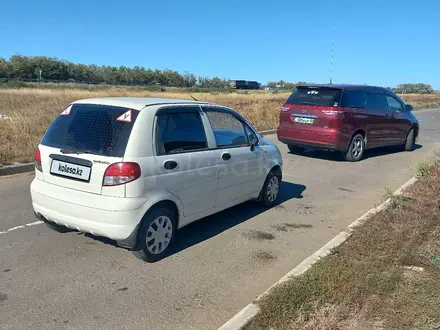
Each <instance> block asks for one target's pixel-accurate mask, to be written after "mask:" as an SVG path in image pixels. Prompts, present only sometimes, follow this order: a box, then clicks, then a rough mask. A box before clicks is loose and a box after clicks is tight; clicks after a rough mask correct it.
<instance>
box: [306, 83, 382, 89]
mask: <svg viewBox="0 0 440 330" xmlns="http://www.w3.org/2000/svg"><path fill="white" fill-rule="evenodd" d="M298 87H323V88H338V89H362V90H365V89H369V90H372V89H377V90H384V89H385V88H383V87H380V86H370V85H350V84H301V85H298Z"/></svg>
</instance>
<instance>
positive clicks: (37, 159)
mask: <svg viewBox="0 0 440 330" xmlns="http://www.w3.org/2000/svg"><path fill="white" fill-rule="evenodd" d="M34 163H35V168H36V169H37V170H39V171H40V172H43V167H42V166H41V152H40V149H38V148H37V149H36V150H35V153H34Z"/></svg>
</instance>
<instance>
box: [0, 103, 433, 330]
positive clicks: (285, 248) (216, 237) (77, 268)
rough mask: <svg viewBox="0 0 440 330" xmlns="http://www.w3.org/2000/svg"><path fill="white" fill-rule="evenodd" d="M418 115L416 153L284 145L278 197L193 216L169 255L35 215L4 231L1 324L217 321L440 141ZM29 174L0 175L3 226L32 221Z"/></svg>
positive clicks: (187, 325)
mask: <svg viewBox="0 0 440 330" xmlns="http://www.w3.org/2000/svg"><path fill="white" fill-rule="evenodd" d="M417 117H418V118H419V120H420V124H421V132H420V139H419V141H418V143H419V146H418V149H417V150H415V151H413V152H400V151H398V150H396V149H394V148H387V149H382V150H377V151H370V152H368V153H367V155H366V159H365V160H363V161H361V162H359V163H347V162H342V161H340V160H339V159H338V158H337V157H336V156H335V154H332V153H327V152H316V151H311V152H307V153H305V154H304V155H301V156H299V155H292V154H289V153H288V152H287V148H286V147H285V146H284V145H280V148H281V150H282V152H283V157H284V162H285V168H284V182H283V184H282V187H281V189H282V191H281V201H282V203H281V204H280V205H278V206H277V207H275V208H273V209H271V210H264V209H261V208H260V207H258V206H257V205H255V204H254V203H246V204H243V205H240V206H237V207H234V208H232V209H230V210H227V211H224V212H221V213H220V214H218V215H215V216H211V217H208V218H206V219H204V220H202V221H199V222H197V223H195V224H192V225H190V226H188V227H186V228H184V229H182V231H180V235H179V240H178V244H177V248H176V251H175V253H174V254H173V255H172V256H170V257H168V258H166V259H164V260H162V261H160V262H157V263H154V264H148V263H143V262H141V261H139V260H137V259H135V258H134V257H133V256H132V255H131V253H130V252H129V251H126V250H124V249H122V248H118V247H115V246H114V245H112V242H110V241H106V240H103V239H98V238H96V237H95V238H94V237H91V236H89V235H83V234H79V233H75V232H73V233H67V234H59V233H56V232H53V231H50V230H49V229H48V228H46V226H45V225H41V224H40V225H35V226H30V227H24V228H18V229H16V230H13V231H9V232H6V233H2V234H0V328H2V329H14V330H15V329H185V330H187V329H216V328H218V327H219V326H221V325H222V324H223V323H224V322H226V321H227V320H228V319H229V318H230V317H232V316H233V315H234V314H235V313H236V312H238V311H239V310H240V309H241V308H242V307H244V306H245V305H247V304H248V303H249V302H251V301H252V300H253V299H254V298H255V297H256V296H258V295H259V294H260V293H261V292H262V291H264V290H265V289H266V288H268V287H269V286H270V285H272V284H273V283H274V282H275V281H277V280H278V279H279V278H280V277H282V276H284V275H285V274H286V273H287V272H288V271H289V270H290V269H292V268H293V267H294V266H296V265H297V264H299V263H300V262H301V261H302V260H303V259H304V258H306V257H307V256H308V255H310V254H311V253H313V252H314V251H316V250H317V249H318V248H320V247H321V246H322V245H324V244H325V243H326V242H327V241H329V240H330V239H331V238H332V237H334V236H335V235H336V234H338V233H339V232H340V231H341V230H342V229H343V228H345V227H346V226H347V225H348V224H350V223H351V222H352V221H354V220H355V219H356V218H357V217H359V216H361V215H362V214H363V213H365V212H366V211H368V210H369V209H370V208H371V207H373V206H374V205H375V204H376V203H378V202H379V201H380V199H381V198H382V196H383V193H384V187H385V186H389V187H390V188H392V189H393V190H394V189H397V188H398V187H399V186H400V185H402V184H403V183H404V182H405V181H406V180H408V179H409V178H410V177H411V176H412V175H413V174H414V173H415V170H416V167H417V164H418V163H419V162H420V160H423V159H424V158H426V157H427V156H429V155H432V154H433V153H434V151H435V150H438V149H440V110H436V111H426V112H419V113H417ZM271 139H272V141H276V137H271ZM31 180H32V176H31V175H21V176H14V177H8V178H1V179H0V232H5V231H7V230H8V229H10V228H13V227H16V226H20V225H24V224H28V223H32V222H34V221H36V219H35V218H34V217H33V211H32V207H31V203H30V198H29V184H30V182H31Z"/></svg>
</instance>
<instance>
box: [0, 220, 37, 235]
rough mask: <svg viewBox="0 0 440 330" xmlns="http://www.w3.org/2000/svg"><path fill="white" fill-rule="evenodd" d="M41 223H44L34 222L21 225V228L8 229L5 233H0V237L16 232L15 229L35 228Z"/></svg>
mask: <svg viewBox="0 0 440 330" xmlns="http://www.w3.org/2000/svg"><path fill="white" fill-rule="evenodd" d="M42 223H44V222H43V221H35V222H31V223H27V224H25V225H21V226H17V227H12V228H9V229H8V230H6V231H0V235H2V234H7V233H10V232H11V231H14V230H17V229H22V228H27V227H32V226H36V225H41V224H42Z"/></svg>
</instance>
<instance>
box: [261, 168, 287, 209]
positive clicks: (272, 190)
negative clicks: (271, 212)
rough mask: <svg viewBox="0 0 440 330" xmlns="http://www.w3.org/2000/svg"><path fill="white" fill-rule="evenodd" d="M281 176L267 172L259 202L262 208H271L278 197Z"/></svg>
mask: <svg viewBox="0 0 440 330" xmlns="http://www.w3.org/2000/svg"><path fill="white" fill-rule="evenodd" d="M280 186H281V175H279V174H278V173H275V172H274V171H271V172H269V174H268V175H267V177H266V181H265V182H264V185H263V188H262V189H261V192H260V196H259V199H258V200H259V201H260V203H261V204H262V205H263V206H264V207H272V206H274V205H275V204H276V202H277V201H278V197H279V195H280Z"/></svg>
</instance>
